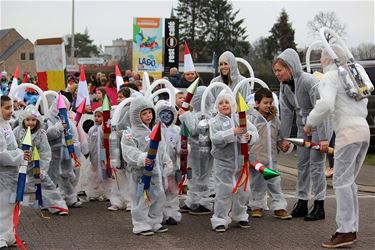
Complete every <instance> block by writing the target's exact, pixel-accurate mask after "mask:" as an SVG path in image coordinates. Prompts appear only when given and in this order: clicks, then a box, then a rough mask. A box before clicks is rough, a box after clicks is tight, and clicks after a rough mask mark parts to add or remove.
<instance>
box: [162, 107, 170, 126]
mask: <svg viewBox="0 0 375 250" xmlns="http://www.w3.org/2000/svg"><path fill="white" fill-rule="evenodd" d="M159 118H160V121H161V122H162V123H164V124H165V125H167V126H168V125H170V124H171V123H172V122H173V113H172V111H170V110H162V111H161V112H160V114H159Z"/></svg>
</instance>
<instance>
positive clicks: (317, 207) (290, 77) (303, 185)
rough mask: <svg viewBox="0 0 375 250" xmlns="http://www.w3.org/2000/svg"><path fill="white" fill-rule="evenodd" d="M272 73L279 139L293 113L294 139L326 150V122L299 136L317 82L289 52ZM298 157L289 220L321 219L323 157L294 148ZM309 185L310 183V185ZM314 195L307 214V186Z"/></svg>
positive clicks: (284, 147)
mask: <svg viewBox="0 0 375 250" xmlns="http://www.w3.org/2000/svg"><path fill="white" fill-rule="evenodd" d="M273 70H274V73H275V75H276V77H277V79H278V80H279V81H280V83H281V85H280V116H281V128H280V135H281V138H282V139H284V138H287V137H290V133H291V128H292V123H293V117H294V112H295V113H296V116H297V119H296V124H297V129H298V131H297V137H298V138H303V139H305V140H308V141H312V142H315V143H320V145H321V148H322V149H326V148H327V147H328V144H329V140H330V138H331V135H332V129H331V128H330V125H329V123H328V122H327V121H325V122H324V123H322V124H320V125H319V126H318V127H317V128H316V129H314V131H313V132H312V135H311V136H306V135H304V133H303V127H304V125H305V123H306V118H307V116H308V114H309V113H310V111H311V110H312V109H313V107H314V105H315V102H316V100H317V99H318V98H319V91H318V88H317V83H318V80H317V79H316V78H315V77H314V76H313V75H311V74H308V73H306V72H303V71H302V65H301V62H300V59H299V57H298V54H297V52H296V51H295V50H293V49H286V50H284V51H283V52H282V53H281V54H280V55H279V56H278V57H277V58H276V59H275V60H274V62H273ZM288 148H289V143H288V142H287V141H286V140H283V141H282V150H283V151H286V150H288ZM297 155H298V162H297V164H298V180H297V198H298V202H297V203H296V205H295V206H294V209H293V211H292V216H293V217H305V218H304V219H305V220H307V221H311V220H319V219H324V218H325V213H324V200H325V195H326V186H327V182H326V178H325V175H324V168H325V154H323V153H321V152H318V151H315V150H310V149H307V148H304V147H298V148H297ZM311 182H312V183H311ZM311 184H312V192H313V194H314V208H313V210H312V211H311V212H310V213H308V206H307V203H308V200H309V198H310V197H309V195H310V186H311Z"/></svg>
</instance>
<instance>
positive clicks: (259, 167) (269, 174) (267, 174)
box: [250, 161, 280, 180]
mask: <svg viewBox="0 0 375 250" xmlns="http://www.w3.org/2000/svg"><path fill="white" fill-rule="evenodd" d="M250 167H252V168H254V169H255V170H256V171H258V172H259V173H261V174H262V175H263V178H264V179H266V180H269V179H272V178H274V177H276V176H279V175H280V174H279V172H277V171H275V170H272V169H270V168H267V167H266V166H264V165H263V164H262V163H260V162H258V161H255V162H252V163H250Z"/></svg>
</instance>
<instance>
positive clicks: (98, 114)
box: [94, 112, 103, 125]
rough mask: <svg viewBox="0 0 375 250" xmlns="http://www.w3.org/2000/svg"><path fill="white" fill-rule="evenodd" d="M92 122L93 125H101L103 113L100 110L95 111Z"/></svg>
mask: <svg viewBox="0 0 375 250" xmlns="http://www.w3.org/2000/svg"><path fill="white" fill-rule="evenodd" d="M94 122H95V125H101V124H102V123H103V113H102V112H95V115H94Z"/></svg>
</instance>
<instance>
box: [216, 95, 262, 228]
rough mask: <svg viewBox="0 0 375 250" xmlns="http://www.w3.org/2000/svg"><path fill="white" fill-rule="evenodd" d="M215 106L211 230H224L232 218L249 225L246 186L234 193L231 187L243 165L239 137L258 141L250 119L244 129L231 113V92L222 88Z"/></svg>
mask: <svg viewBox="0 0 375 250" xmlns="http://www.w3.org/2000/svg"><path fill="white" fill-rule="evenodd" d="M215 108H216V109H217V111H218V113H217V115H216V116H215V117H214V118H212V119H211V120H210V138H211V141H212V150H211V154H212V155H213V157H214V174H215V181H216V186H215V193H216V196H215V203H214V214H213V216H212V218H211V224H212V229H214V230H216V231H217V232H224V231H225V230H226V229H227V228H228V225H229V224H230V223H231V222H232V221H235V222H237V223H238V224H239V226H240V227H242V228H248V227H250V226H249V222H248V217H249V215H248V214H247V206H246V203H247V202H248V200H249V187H247V189H246V192H245V191H244V189H243V187H240V188H239V189H238V191H237V192H236V193H234V194H233V193H232V190H233V188H234V186H235V184H236V181H237V180H238V178H239V177H240V173H241V170H242V166H243V157H241V156H240V153H241V150H240V137H244V138H243V139H246V140H247V141H248V142H249V144H250V145H253V144H254V143H255V142H256V141H257V140H258V132H257V130H256V128H255V127H254V125H252V124H251V123H250V122H249V121H247V127H246V129H247V130H246V129H245V128H241V127H239V125H238V124H239V121H238V116H237V115H235V114H234V113H235V111H236V103H235V101H234V98H233V95H232V94H231V93H227V92H224V91H222V92H221V93H220V94H219V95H218V97H217V99H216V102H215Z"/></svg>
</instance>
